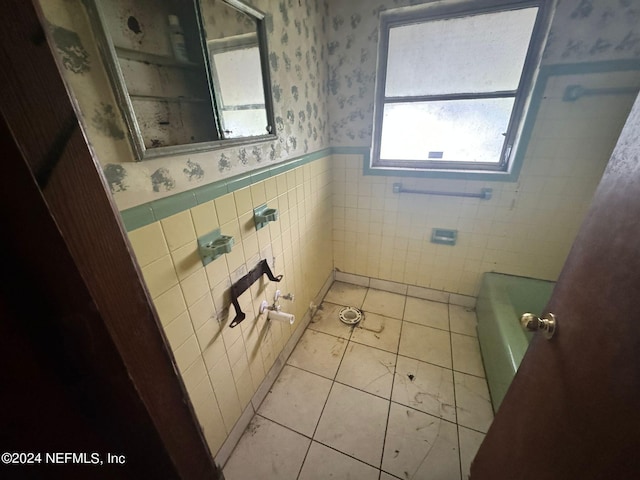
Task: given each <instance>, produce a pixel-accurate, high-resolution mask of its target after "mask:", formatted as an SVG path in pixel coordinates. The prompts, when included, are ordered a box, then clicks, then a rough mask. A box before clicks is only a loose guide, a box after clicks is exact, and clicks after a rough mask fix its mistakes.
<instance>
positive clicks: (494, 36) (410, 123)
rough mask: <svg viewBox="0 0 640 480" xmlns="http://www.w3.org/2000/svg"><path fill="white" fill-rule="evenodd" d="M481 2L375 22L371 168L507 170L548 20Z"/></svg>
mask: <svg viewBox="0 0 640 480" xmlns="http://www.w3.org/2000/svg"><path fill="white" fill-rule="evenodd" d="M479 3H481V2H477V1H476V2H473V4H474V5H473V6H472V7H470V5H471V2H468V3H466V4H464V5H460V4H457V5H458V6H457V7H454V8H456V10H455V11H452V9H451V6H450V7H449V9H448V10H445V9H444V8H443V7H441V6H439V5H438V6H436V7H435V8H429V9H428V10H427V11H426V12H425V10H424V9H423V10H422V13H420V14H418V15H417V14H416V13H415V11H411V12H408V11H403V12H401V13H397V12H396V13H394V12H389V13H387V14H383V15H382V16H381V36H380V54H379V61H378V84H377V91H376V108H375V112H376V113H375V126H374V139H373V154H372V165H371V166H372V168H374V169H376V168H380V169H392V170H395V169H411V170H414V169H419V170H432V171H465V172H468V171H480V172H482V171H485V172H486V171H495V172H506V171H508V170H509V167H510V159H511V157H512V154H513V151H514V146H515V145H516V140H517V134H518V131H519V129H520V124H521V119H522V117H523V113H524V106H525V103H526V100H527V94H528V93H529V91H530V89H531V84H532V77H533V73H534V71H535V68H536V66H537V65H536V61H537V60H538V58H539V54H540V50H541V44H542V37H543V36H544V35H543V32H541V30H543V29H544V24H545V23H546V20H545V19H544V17H546V12H543V11H542V10H543V5H542V2H531V1H527V2H517V3H513V2H511V3H509V4H505V3H504V2H502V3H501V4H500V5H497V6H496V5H495V2H494V5H491V6H487V5H486V2H482V3H483V5H484V6H483V8H481V9H478V4H479Z"/></svg>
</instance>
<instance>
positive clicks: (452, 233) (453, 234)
mask: <svg viewBox="0 0 640 480" xmlns="http://www.w3.org/2000/svg"><path fill="white" fill-rule="evenodd" d="M457 240H458V231H457V230H449V229H446V228H434V229H433V230H432V231H431V243H439V244H441V245H455V244H456V241H457Z"/></svg>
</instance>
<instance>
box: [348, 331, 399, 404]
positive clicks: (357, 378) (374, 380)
mask: <svg viewBox="0 0 640 480" xmlns="http://www.w3.org/2000/svg"><path fill="white" fill-rule="evenodd" d="M395 365H396V355H395V354H394V353H389V352H385V351H384V350H380V349H378V348H373V347H369V346H367V345H360V344H359V343H353V342H349V345H348V346H347V351H346V352H345V354H344V358H343V359H342V363H341V364H340V369H339V370H338V375H336V381H338V382H341V383H345V384H347V385H349V386H351V387H354V388H357V389H359V390H364V391H365V392H369V393H373V394H374V395H378V396H380V397H384V398H387V399H388V398H389V397H390V396H391V385H392V384H393V371H394V367H395Z"/></svg>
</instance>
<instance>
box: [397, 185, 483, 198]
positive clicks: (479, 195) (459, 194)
mask: <svg viewBox="0 0 640 480" xmlns="http://www.w3.org/2000/svg"><path fill="white" fill-rule="evenodd" d="M393 193H418V194H421V195H442V196H445V197H466V198H481V199H483V200H489V199H491V195H492V194H493V188H481V189H480V193H466V192H438V191H435V190H413V189H411V188H402V184H401V183H394V184H393Z"/></svg>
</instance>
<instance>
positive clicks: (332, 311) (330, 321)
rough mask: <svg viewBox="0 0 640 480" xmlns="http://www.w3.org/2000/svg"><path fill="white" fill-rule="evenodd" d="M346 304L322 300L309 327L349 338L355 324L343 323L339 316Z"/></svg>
mask: <svg viewBox="0 0 640 480" xmlns="http://www.w3.org/2000/svg"><path fill="white" fill-rule="evenodd" d="M334 285H335V284H334ZM344 306H347V305H344ZM344 306H343V305H336V304H334V303H329V302H326V301H325V302H322V304H321V305H320V308H318V311H317V312H316V314H315V315H314V317H313V320H312V321H311V322H310V323H309V328H310V329H311V330H315V331H317V332H323V333H327V334H329V335H334V336H336V337H340V338H345V339H347V340H348V339H349V337H351V331H352V330H353V326H351V325H346V324H344V323H342V322H341V321H340V319H339V318H338V314H339V312H340V309H341V308H343V307H344Z"/></svg>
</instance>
